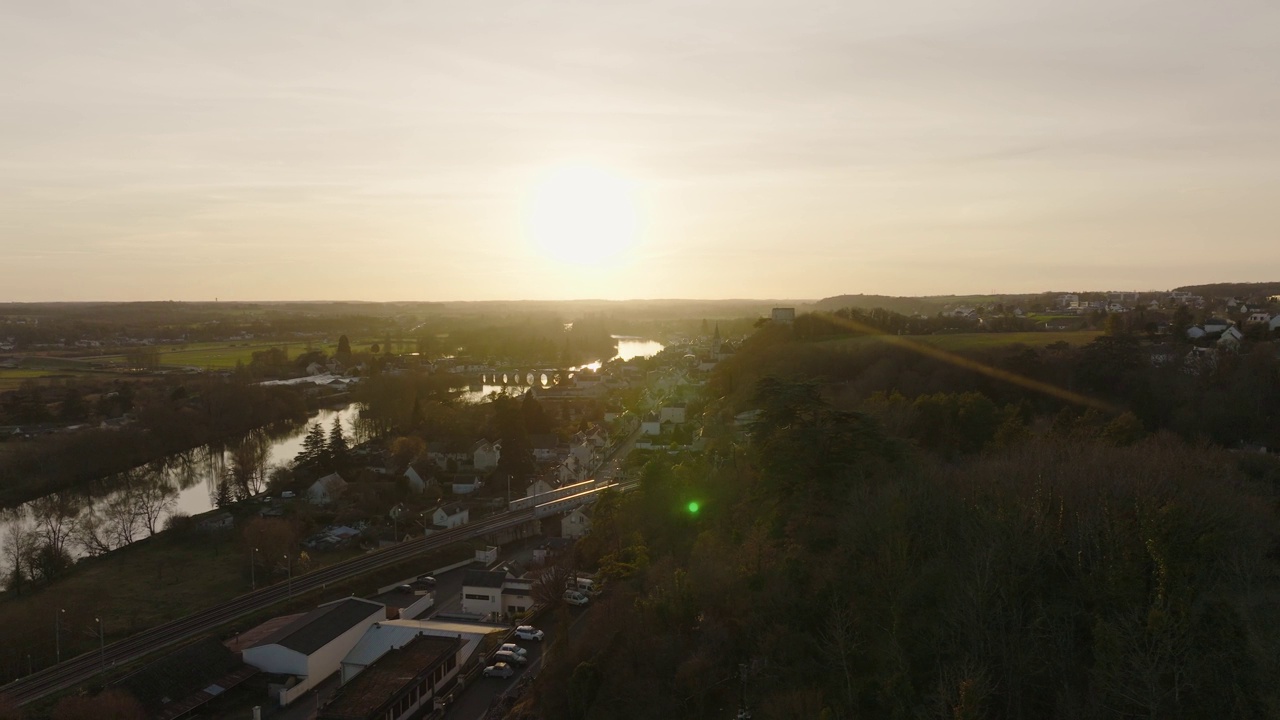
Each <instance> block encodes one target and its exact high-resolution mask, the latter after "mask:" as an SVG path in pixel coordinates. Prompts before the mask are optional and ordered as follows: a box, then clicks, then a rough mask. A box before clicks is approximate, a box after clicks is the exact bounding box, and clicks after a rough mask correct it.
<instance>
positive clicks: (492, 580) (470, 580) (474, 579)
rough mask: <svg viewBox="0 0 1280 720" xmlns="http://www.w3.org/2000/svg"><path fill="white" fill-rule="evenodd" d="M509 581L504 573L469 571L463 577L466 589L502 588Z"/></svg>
mask: <svg viewBox="0 0 1280 720" xmlns="http://www.w3.org/2000/svg"><path fill="white" fill-rule="evenodd" d="M506 579H507V574H506V573H504V572H487V571H484V570H468V571H466V572H465V573H463V575H462V585H463V586H464V587H488V588H500V587H502V583H503V581H505V580H506Z"/></svg>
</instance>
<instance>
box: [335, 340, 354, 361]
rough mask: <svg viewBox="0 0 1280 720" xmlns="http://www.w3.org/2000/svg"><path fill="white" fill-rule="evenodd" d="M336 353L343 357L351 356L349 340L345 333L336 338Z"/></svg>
mask: <svg viewBox="0 0 1280 720" xmlns="http://www.w3.org/2000/svg"><path fill="white" fill-rule="evenodd" d="M337 354H338V355H340V356H344V357H350V356H351V341H350V340H348V339H347V336H346V335H343V336H341V337H339V338H338V352H337Z"/></svg>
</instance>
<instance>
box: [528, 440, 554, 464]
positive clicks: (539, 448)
mask: <svg viewBox="0 0 1280 720" xmlns="http://www.w3.org/2000/svg"><path fill="white" fill-rule="evenodd" d="M559 445H560V439H559V438H557V437H556V436H555V435H550V434H537V435H530V436H529V446H530V447H531V448H533V459H534V461H536V462H554V461H555V459H556V455H557V453H556V449H557V448H558V447H559Z"/></svg>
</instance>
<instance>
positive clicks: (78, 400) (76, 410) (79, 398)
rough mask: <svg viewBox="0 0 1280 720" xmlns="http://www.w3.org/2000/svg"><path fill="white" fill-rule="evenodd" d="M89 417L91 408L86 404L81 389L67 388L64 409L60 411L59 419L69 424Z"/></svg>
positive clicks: (63, 403)
mask: <svg viewBox="0 0 1280 720" xmlns="http://www.w3.org/2000/svg"><path fill="white" fill-rule="evenodd" d="M88 415H89V407H88V405H87V404H85V401H84V396H83V395H81V394H80V390H79V388H75V387H69V388H67V392H66V394H65V395H64V396H63V397H62V408H61V409H59V410H58V417H59V418H60V419H62V420H64V421H67V422H75V421H77V420H83V419H85V417H87V416H88Z"/></svg>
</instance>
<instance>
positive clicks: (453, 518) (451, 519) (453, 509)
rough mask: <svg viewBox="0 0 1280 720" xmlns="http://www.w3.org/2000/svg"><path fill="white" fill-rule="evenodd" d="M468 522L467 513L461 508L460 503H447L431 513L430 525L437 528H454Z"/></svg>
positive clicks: (468, 515)
mask: <svg viewBox="0 0 1280 720" xmlns="http://www.w3.org/2000/svg"><path fill="white" fill-rule="evenodd" d="M469 521H470V514H469V511H468V510H467V509H466V508H465V507H463V506H462V503H457V502H453V503H448V504H447V505H441V506H440V507H438V508H436V510H435V512H433V513H431V523H432V524H433V525H435V526H436V527H437V528H445V529H448V528H456V527H461V526H463V525H466V524H467V523H468V522H469Z"/></svg>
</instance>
